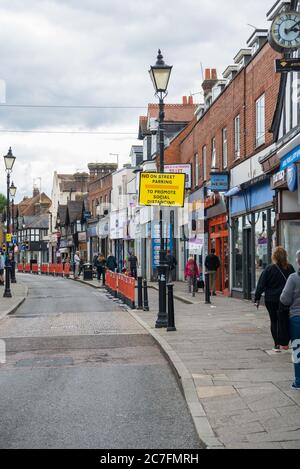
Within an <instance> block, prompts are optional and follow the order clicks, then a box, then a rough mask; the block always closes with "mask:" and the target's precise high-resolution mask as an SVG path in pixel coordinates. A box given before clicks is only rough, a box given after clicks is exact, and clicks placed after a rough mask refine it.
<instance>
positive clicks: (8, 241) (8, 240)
mask: <svg viewBox="0 0 300 469" xmlns="http://www.w3.org/2000/svg"><path fill="white" fill-rule="evenodd" d="M11 240H12V235H11V234H7V235H6V242H7V243H11Z"/></svg>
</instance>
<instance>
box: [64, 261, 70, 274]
mask: <svg viewBox="0 0 300 469" xmlns="http://www.w3.org/2000/svg"><path fill="white" fill-rule="evenodd" d="M70 273H71V265H70V264H65V265H64V277H70Z"/></svg>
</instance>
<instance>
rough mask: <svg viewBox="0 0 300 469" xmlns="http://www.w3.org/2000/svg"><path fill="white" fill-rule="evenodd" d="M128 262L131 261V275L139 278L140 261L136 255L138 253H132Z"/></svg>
mask: <svg viewBox="0 0 300 469" xmlns="http://www.w3.org/2000/svg"><path fill="white" fill-rule="evenodd" d="M128 262H129V268H130V275H131V277H133V278H135V279H137V269H138V264H139V261H138V258H137V257H136V255H135V254H134V252H132V253H131V255H130V257H129V259H128Z"/></svg>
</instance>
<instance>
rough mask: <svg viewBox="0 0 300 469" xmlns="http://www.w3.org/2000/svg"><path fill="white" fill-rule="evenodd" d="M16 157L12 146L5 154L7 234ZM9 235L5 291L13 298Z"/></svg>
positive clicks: (5, 294) (5, 295)
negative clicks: (12, 175) (11, 181)
mask: <svg viewBox="0 0 300 469" xmlns="http://www.w3.org/2000/svg"><path fill="white" fill-rule="evenodd" d="M15 160H16V157H15V156H13V154H12V150H11V148H10V149H9V151H8V153H7V155H6V156H4V163H5V170H6V173H7V201H6V202H7V205H6V212H7V214H6V224H7V230H6V233H7V235H9V234H10V207H9V205H10V204H9V200H10V174H11V172H12V169H13V166H14V164H15ZM9 244H10V243H9V236H7V237H6V265H5V291H4V294H3V296H4V298H11V297H12V294H11V289H10V269H11V265H10V261H9V253H8V251H9Z"/></svg>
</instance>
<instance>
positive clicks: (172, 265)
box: [166, 249, 177, 283]
mask: <svg viewBox="0 0 300 469" xmlns="http://www.w3.org/2000/svg"><path fill="white" fill-rule="evenodd" d="M166 264H167V266H168V283H169V282H171V281H172V272H173V270H175V269H176V266H177V260H176V257H175V256H173V254H172V253H171V251H170V250H169V249H168V251H167V255H166Z"/></svg>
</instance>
